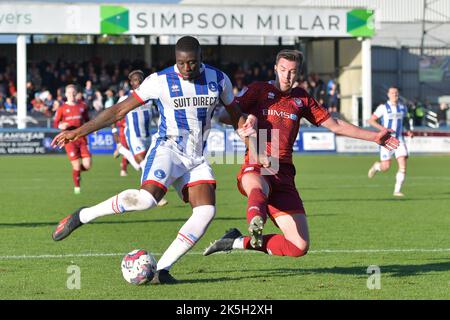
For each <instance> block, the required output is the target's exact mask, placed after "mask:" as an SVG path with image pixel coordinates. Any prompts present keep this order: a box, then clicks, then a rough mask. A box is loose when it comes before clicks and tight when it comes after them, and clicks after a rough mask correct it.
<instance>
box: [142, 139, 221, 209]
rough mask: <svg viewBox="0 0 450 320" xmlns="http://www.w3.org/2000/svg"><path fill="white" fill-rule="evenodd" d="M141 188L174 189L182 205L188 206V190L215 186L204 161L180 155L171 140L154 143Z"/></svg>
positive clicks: (211, 173) (207, 165)
mask: <svg viewBox="0 0 450 320" xmlns="http://www.w3.org/2000/svg"><path fill="white" fill-rule="evenodd" d="M144 161H145V167H144V170H143V171H142V177H141V186H143V185H146V184H154V185H157V186H158V187H160V188H162V189H163V190H165V191H167V189H168V188H169V187H170V186H171V185H173V187H174V188H175V190H177V192H178V195H179V196H180V198H181V199H182V200H183V201H184V202H188V201H189V199H188V197H187V188H189V187H192V186H195V185H197V184H203V183H209V184H214V185H215V184H216V179H215V177H214V173H213V170H212V168H211V166H210V165H209V163H208V162H207V160H206V159H205V158H204V157H202V158H197V159H192V158H190V157H188V156H186V155H185V154H183V153H182V152H181V151H179V150H178V149H177V147H176V145H175V144H174V143H172V142H171V141H170V140H162V139H156V140H155V141H154V142H153V143H152V146H151V147H150V150H149V151H148V153H147V155H146V157H145V160H144Z"/></svg>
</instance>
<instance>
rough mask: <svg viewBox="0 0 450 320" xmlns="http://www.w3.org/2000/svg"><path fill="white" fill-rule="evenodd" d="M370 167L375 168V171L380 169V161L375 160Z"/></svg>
mask: <svg viewBox="0 0 450 320" xmlns="http://www.w3.org/2000/svg"><path fill="white" fill-rule="evenodd" d="M372 168H374V169H375V171H381V162H378V161H377V162H375V163H374V164H373V166H372Z"/></svg>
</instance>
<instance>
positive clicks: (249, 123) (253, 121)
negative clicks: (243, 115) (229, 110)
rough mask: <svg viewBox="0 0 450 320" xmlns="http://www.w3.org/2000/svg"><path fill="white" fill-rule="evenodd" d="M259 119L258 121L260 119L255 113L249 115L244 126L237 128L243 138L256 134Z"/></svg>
mask: <svg viewBox="0 0 450 320" xmlns="http://www.w3.org/2000/svg"><path fill="white" fill-rule="evenodd" d="M257 121H258V119H257V118H256V117H255V116H254V115H252V114H249V115H248V117H247V120H246V121H245V123H244V125H243V126H242V128H239V129H238V130H237V132H238V134H239V136H240V137H241V139H243V138H245V137H249V136H252V135H256V125H257Z"/></svg>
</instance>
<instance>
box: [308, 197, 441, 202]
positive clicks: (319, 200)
mask: <svg viewBox="0 0 450 320" xmlns="http://www.w3.org/2000/svg"><path fill="white" fill-rule="evenodd" d="M448 199H449V197H439V198H437V197H433V198H416V197H414V198H408V197H403V198H394V197H391V198H369V199H363V198H352V199H348V198H346V199H343V198H340V199H314V200H305V203H310V202H369V201H371V202H379V201H392V202H402V201H428V202H429V201H441V200H448Z"/></svg>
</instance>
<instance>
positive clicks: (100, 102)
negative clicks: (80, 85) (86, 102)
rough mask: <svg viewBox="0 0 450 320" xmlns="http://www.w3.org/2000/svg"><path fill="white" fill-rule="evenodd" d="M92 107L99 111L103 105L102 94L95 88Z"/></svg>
mask: <svg viewBox="0 0 450 320" xmlns="http://www.w3.org/2000/svg"><path fill="white" fill-rule="evenodd" d="M92 105H93V108H94V110H95V111H96V112H100V111H102V110H103V108H104V106H103V96H102V93H101V92H100V91H99V90H97V91H95V98H94V101H93V104H92Z"/></svg>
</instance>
